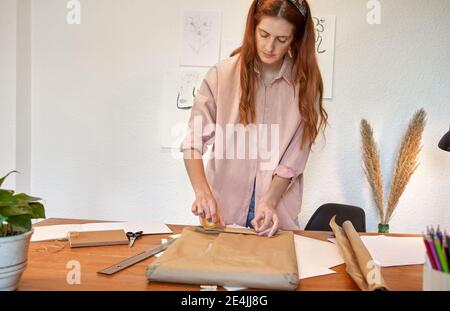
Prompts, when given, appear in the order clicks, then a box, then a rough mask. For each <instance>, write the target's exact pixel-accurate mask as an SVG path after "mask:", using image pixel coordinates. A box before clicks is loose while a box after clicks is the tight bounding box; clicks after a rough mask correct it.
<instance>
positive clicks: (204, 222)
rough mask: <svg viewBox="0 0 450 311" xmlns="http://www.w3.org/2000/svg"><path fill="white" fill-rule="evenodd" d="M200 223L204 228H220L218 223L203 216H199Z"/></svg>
mask: <svg viewBox="0 0 450 311" xmlns="http://www.w3.org/2000/svg"><path fill="white" fill-rule="evenodd" d="M200 224H201V225H202V227H203V228H205V229H219V228H221V226H220V224H219V223H214V222H211V221H208V220H207V219H206V218H205V217H200Z"/></svg>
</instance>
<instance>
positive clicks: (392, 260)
mask: <svg viewBox="0 0 450 311" xmlns="http://www.w3.org/2000/svg"><path fill="white" fill-rule="evenodd" d="M328 240H329V241H330V242H333V243H336V239H328ZM361 240H362V241H363V243H364V245H365V246H366V247H367V250H368V251H369V253H370V255H371V256H372V258H373V260H374V261H375V263H376V264H378V265H379V266H381V267H395V266H409V265H422V264H423V263H425V253H426V249H425V245H424V244H423V239H422V238H421V237H391V236H385V235H363V236H361Z"/></svg>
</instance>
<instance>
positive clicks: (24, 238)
mask: <svg viewBox="0 0 450 311" xmlns="http://www.w3.org/2000/svg"><path fill="white" fill-rule="evenodd" d="M12 173H17V171H12V172H9V173H8V174H7V175H6V176H4V177H3V178H0V290H15V289H16V288H17V285H18V283H19V280H20V277H21V276H22V273H23V271H25V267H26V264H27V258H28V246H29V244H30V238H31V235H32V234H33V229H32V226H31V219H37V218H45V209H44V206H43V205H42V204H41V203H40V202H39V201H41V199H40V198H35V197H31V196H29V195H27V194H25V193H19V194H16V193H14V191H13V190H6V189H2V184H3V182H4V181H5V179H6V178H7V177H8V176H9V175H10V174H12Z"/></svg>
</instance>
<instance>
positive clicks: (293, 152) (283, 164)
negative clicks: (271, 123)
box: [273, 121, 310, 182]
mask: <svg viewBox="0 0 450 311" xmlns="http://www.w3.org/2000/svg"><path fill="white" fill-rule="evenodd" d="M302 135H303V121H301V122H300V124H299V126H298V128H297V130H296V131H295V134H294V136H293V137H292V140H291V141H290V143H289V145H288V147H287V148H286V150H285V152H284V154H283V155H282V157H281V159H280V163H279V165H278V166H277V167H276V168H275V170H274V171H273V175H278V176H280V177H283V178H288V179H291V181H292V182H294V181H295V179H296V178H298V177H299V176H300V175H301V174H303V171H304V169H305V166H306V162H307V160H308V156H309V153H310V146H309V144H305V145H304V146H302V148H301V149H300V146H301V145H302Z"/></svg>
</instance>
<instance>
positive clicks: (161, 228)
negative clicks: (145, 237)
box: [82, 221, 173, 234]
mask: <svg viewBox="0 0 450 311" xmlns="http://www.w3.org/2000/svg"><path fill="white" fill-rule="evenodd" d="M120 229H123V230H125V232H138V231H144V233H143V234H164V233H173V232H172V230H170V229H169V227H167V226H166V225H165V224H163V223H158V222H144V221H139V222H138V221H127V222H107V223H90V224H83V225H82V231H105V230H120Z"/></svg>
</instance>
